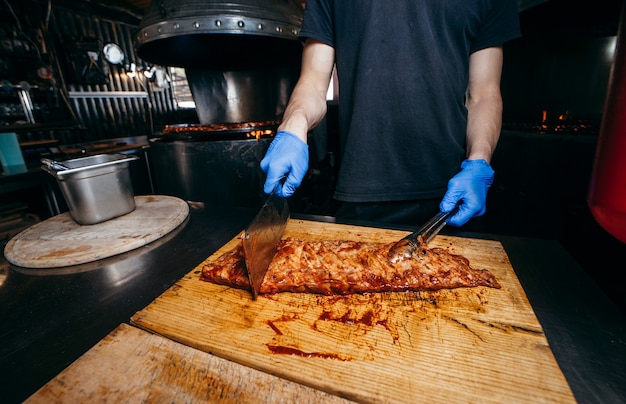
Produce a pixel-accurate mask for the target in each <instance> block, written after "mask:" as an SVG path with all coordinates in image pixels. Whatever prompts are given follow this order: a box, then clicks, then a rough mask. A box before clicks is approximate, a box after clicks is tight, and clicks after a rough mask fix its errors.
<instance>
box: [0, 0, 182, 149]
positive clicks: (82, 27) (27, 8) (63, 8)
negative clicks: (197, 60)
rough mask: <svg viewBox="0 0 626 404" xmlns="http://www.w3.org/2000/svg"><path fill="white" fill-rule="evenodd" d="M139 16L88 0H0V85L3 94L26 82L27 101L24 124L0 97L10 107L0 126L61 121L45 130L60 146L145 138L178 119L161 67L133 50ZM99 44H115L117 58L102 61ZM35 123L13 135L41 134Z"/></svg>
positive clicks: (3, 101) (2, 112)
mask: <svg viewBox="0 0 626 404" xmlns="http://www.w3.org/2000/svg"><path fill="white" fill-rule="evenodd" d="M139 21H140V16H137V15H134V14H132V13H130V12H127V11H125V10H122V9H118V8H113V7H106V6H101V5H98V4H97V3H92V2H76V1H63V0H61V1H55V2H47V1H38V0H27V1H22V2H17V1H4V2H2V3H0V45H1V46H0V80H2V83H4V84H3V85H4V87H3V89H5V90H7V91H6V93H9V92H10V91H9V88H11V89H13V88H16V87H20V86H22V85H26V86H28V87H29V88H30V91H29V92H30V94H32V97H33V101H34V102H33V104H34V107H33V109H34V111H33V115H34V122H28V121H25V119H22V117H21V116H20V114H19V112H20V111H19V109H20V108H19V104H16V103H15V98H14V99H13V100H12V99H10V97H8V96H7V94H4V95H5V97H3V98H2V97H0V105H3V106H5V107H6V106H8V107H10V108H8V107H7V108H4V109H0V121H1V122H0V124H3V125H4V126H5V127H4V128H3V127H0V129H3V130H4V129H7V128H6V126H8V125H16V124H18V125H19V124H23V123H35V124H37V125H44V126H46V125H48V126H51V125H52V126H57V127H58V126H59V123H63V124H64V126H69V127H70V128H71V129H70V130H58V129H53V130H54V134H53V135H54V136H56V137H58V138H59V139H58V140H59V141H60V142H61V143H62V144H65V143H74V142H79V141H82V142H85V141H92V140H99V139H109V138H116V137H127V136H142V135H143V136H147V135H151V134H152V133H153V132H154V131H155V129H157V128H158V129H160V128H162V126H163V125H164V124H165V123H166V122H168V123H175V122H176V121H178V119H179V118H178V116H177V114H178V112H179V111H178V110H177V108H176V105H175V100H174V96H173V91H172V88H171V82H170V81H169V79H170V78H171V77H169V71H168V70H167V69H166V68H164V67H160V66H151V65H149V64H147V63H145V62H143V61H142V60H140V59H139V58H138V57H137V55H136V52H135V47H134V42H133V37H134V34H135V30H136V26H137V25H138V23H139ZM107 43H115V44H117V45H119V46H120V48H121V49H122V51H123V53H124V60H123V61H122V62H121V63H120V64H113V63H110V62H108V61H107V60H106V59H105V57H104V54H103V47H104V45H105V44H107ZM151 67H154V68H155V69H158V70H155V69H153V70H152V71H150V68H151ZM143 71H146V72H147V73H148V74H150V73H152V76H151V77H150V78H148V77H146V75H144V74H143ZM133 73H135V74H133ZM9 95H10V94H9ZM16 105H17V107H16ZM14 110H15V111H17V112H15V111H14ZM20 129H23V128H20ZM37 129H38V128H34V130H33V131H32V132H29V133H25V132H24V131H20V132H21V134H20V136H22V137H31V138H32V137H35V138H36V137H37V136H44V137H47V136H50V133H49V131H48V130H47V129H48V128H47V127H46V128H45V129H46V130H44V132H45V133H43V134H42V133H37Z"/></svg>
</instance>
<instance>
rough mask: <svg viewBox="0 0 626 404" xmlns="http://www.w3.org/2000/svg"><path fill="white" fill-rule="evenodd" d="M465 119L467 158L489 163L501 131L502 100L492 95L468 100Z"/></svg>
mask: <svg viewBox="0 0 626 404" xmlns="http://www.w3.org/2000/svg"><path fill="white" fill-rule="evenodd" d="M467 119H468V122H467V158H468V159H470V160H475V159H484V160H486V161H487V162H488V163H490V162H491V157H492V156H493V152H494V151H495V149H496V145H497V143H498V139H499V138H500V130H501V129H502V98H501V97H500V95H499V94H494V95H491V96H489V97H486V98H482V99H481V100H480V101H475V102H473V101H472V100H470V101H469V103H468V118H467Z"/></svg>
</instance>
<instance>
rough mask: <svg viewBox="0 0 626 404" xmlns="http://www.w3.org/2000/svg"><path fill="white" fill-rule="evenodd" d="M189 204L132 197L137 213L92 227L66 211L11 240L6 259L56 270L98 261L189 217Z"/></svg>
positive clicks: (164, 198) (153, 237) (149, 239)
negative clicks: (81, 223) (79, 221)
mask: <svg viewBox="0 0 626 404" xmlns="http://www.w3.org/2000/svg"><path fill="white" fill-rule="evenodd" d="M188 215H189V206H188V205H187V202H185V201H183V200H182V199H178V198H175V197H172V196H165V195H149V196H148V195H146V196H135V210H133V211H132V212H130V213H128V214H126V215H123V216H119V217H116V218H114V219H111V220H107V221H105V222H102V223H98V224H94V225H86V226H85V225H80V224H78V223H76V222H75V221H74V220H73V219H72V217H71V216H70V213H69V212H65V213H62V214H60V215H57V216H54V217H51V218H49V219H47V220H45V221H43V222H40V223H37V224H35V225H33V226H31V227H29V228H27V229H26V230H24V231H22V232H20V233H19V234H17V235H16V236H15V237H13V238H12V239H11V240H10V241H9V242H8V243H7V245H6V247H5V249H4V255H5V258H6V259H7V261H9V262H10V263H12V264H14V265H18V266H21V267H25V268H58V267H65V266H70V265H78V264H84V263H88V262H93V261H97V260H100V259H103V258H107V257H111V256H113V255H117V254H121V253H124V252H127V251H131V250H134V249H136V248H139V247H142V246H144V245H146V244H148V243H151V242H152V241H155V240H157V239H159V238H161V237H163V236H164V235H166V234H168V233H169V232H171V231H172V230H174V229H175V228H177V227H178V226H179V225H180V224H181V223H183V222H184V221H185V219H187V216H188Z"/></svg>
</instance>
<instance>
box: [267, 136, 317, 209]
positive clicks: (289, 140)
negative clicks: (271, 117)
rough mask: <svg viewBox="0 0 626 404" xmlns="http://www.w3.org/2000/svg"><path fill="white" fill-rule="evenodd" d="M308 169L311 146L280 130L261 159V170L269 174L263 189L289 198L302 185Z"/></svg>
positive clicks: (268, 192)
mask: <svg viewBox="0 0 626 404" xmlns="http://www.w3.org/2000/svg"><path fill="white" fill-rule="evenodd" d="M308 169H309V146H308V145H307V144H306V143H305V142H303V141H302V140H301V139H300V138H299V137H297V136H296V135H294V134H293V133H291V132H287V131H285V130H281V131H278V133H277V134H276V136H274V140H272V143H271V144H270V147H269V148H268V149H267V152H266V153H265V157H263V160H261V170H263V172H265V174H266V175H267V177H266V178H265V185H264V186H263V191H264V192H265V193H266V194H271V193H272V191H275V192H276V194H277V195H279V196H282V197H285V198H287V197H289V196H291V195H293V193H294V192H295V191H296V188H298V187H299V186H300V184H301V183H302V180H303V179H304V175H305V174H306V172H307V170H308ZM285 177H286V178H285ZM283 178H285V181H284V182H283V183H282V184H281V180H282V179H283Z"/></svg>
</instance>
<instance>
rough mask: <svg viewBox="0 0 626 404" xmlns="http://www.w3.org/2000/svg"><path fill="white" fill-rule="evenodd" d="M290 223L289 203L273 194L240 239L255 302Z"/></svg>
mask: <svg viewBox="0 0 626 404" xmlns="http://www.w3.org/2000/svg"><path fill="white" fill-rule="evenodd" d="M288 219H289V206H288V205H287V200H286V199H285V198H283V197H281V196H278V195H276V194H275V193H272V194H271V195H270V197H269V198H268V199H267V201H266V202H265V203H264V204H263V206H262V207H261V210H259V213H257V215H256V216H255V218H254V219H253V220H252V222H251V223H250V225H249V226H248V227H247V228H246V229H245V230H244V232H243V233H242V235H241V242H242V245H243V254H244V258H245V262H246V269H247V271H248V278H249V279H250V287H251V289H252V298H253V299H254V300H256V298H257V297H258V295H259V290H260V289H261V283H262V282H263V277H265V273H266V272H267V269H268V268H269V266H270V263H271V262H272V259H273V258H274V254H276V250H277V249H278V243H279V242H280V239H281V238H282V236H283V231H284V230H285V226H286V225H287V220H288Z"/></svg>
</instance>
